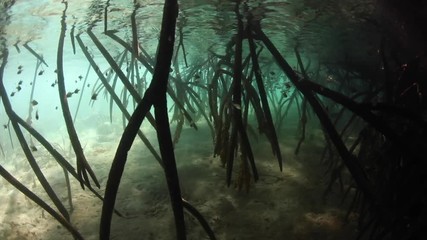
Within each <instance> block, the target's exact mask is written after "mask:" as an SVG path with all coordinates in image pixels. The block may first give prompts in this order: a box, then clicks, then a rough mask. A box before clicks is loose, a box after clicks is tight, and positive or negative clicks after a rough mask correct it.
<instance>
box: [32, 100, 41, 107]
mask: <svg viewBox="0 0 427 240" xmlns="http://www.w3.org/2000/svg"><path fill="white" fill-rule="evenodd" d="M37 104H39V102H37V101H36V100H33V101H31V105H33V106H36V105H37Z"/></svg>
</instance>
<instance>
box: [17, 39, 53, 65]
mask: <svg viewBox="0 0 427 240" xmlns="http://www.w3.org/2000/svg"><path fill="white" fill-rule="evenodd" d="M23 46H24V47H25V48H26V49H27V50H28V51H29V52H30V53H31V54H33V55H34V57H36V58H37V59H38V60H40V61H41V62H42V63H44V65H46V67H49V65H47V63H46V62H45V61H44V59H43V57H42V56H40V55H39V54H38V53H36V51H34V50H33V49H32V48H31V47H30V46H28V42H26V43H24V45H23Z"/></svg>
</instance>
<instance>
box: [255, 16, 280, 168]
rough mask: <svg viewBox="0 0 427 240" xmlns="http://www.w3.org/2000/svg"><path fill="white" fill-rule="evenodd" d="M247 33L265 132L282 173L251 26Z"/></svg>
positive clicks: (278, 148) (277, 145)
mask: <svg viewBox="0 0 427 240" xmlns="http://www.w3.org/2000/svg"><path fill="white" fill-rule="evenodd" d="M250 20H251V18H250V19H249V20H248V21H250ZM247 33H248V42H249V49H250V53H251V57H252V67H253V72H254V74H255V80H256V83H257V86H258V91H259V95H260V98H261V103H262V108H263V110H264V117H265V120H266V123H265V124H264V125H265V127H266V128H267V129H265V130H267V134H268V138H269V140H270V143H271V147H272V149H273V154H274V155H275V156H276V158H277V161H278V163H279V168H280V171H282V170H283V159H282V153H281V151H280V145H279V140H278V139H277V134H276V129H275V128H274V123H273V117H272V115H271V111H270V106H269V104H268V100H267V93H266V91H265V88H264V84H263V81H262V76H261V69H260V67H259V63H258V58H257V54H256V49H255V42H254V40H253V36H252V34H253V33H252V29H251V25H250V24H248V26H247Z"/></svg>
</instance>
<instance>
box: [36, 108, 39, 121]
mask: <svg viewBox="0 0 427 240" xmlns="http://www.w3.org/2000/svg"><path fill="white" fill-rule="evenodd" d="M36 120H39V110H37V111H36Z"/></svg>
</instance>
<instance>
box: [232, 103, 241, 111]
mask: <svg viewBox="0 0 427 240" xmlns="http://www.w3.org/2000/svg"><path fill="white" fill-rule="evenodd" d="M233 106H234V107H235V108H237V109H239V110H241V109H242V108H241V107H240V105H239V104H237V103H233Z"/></svg>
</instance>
